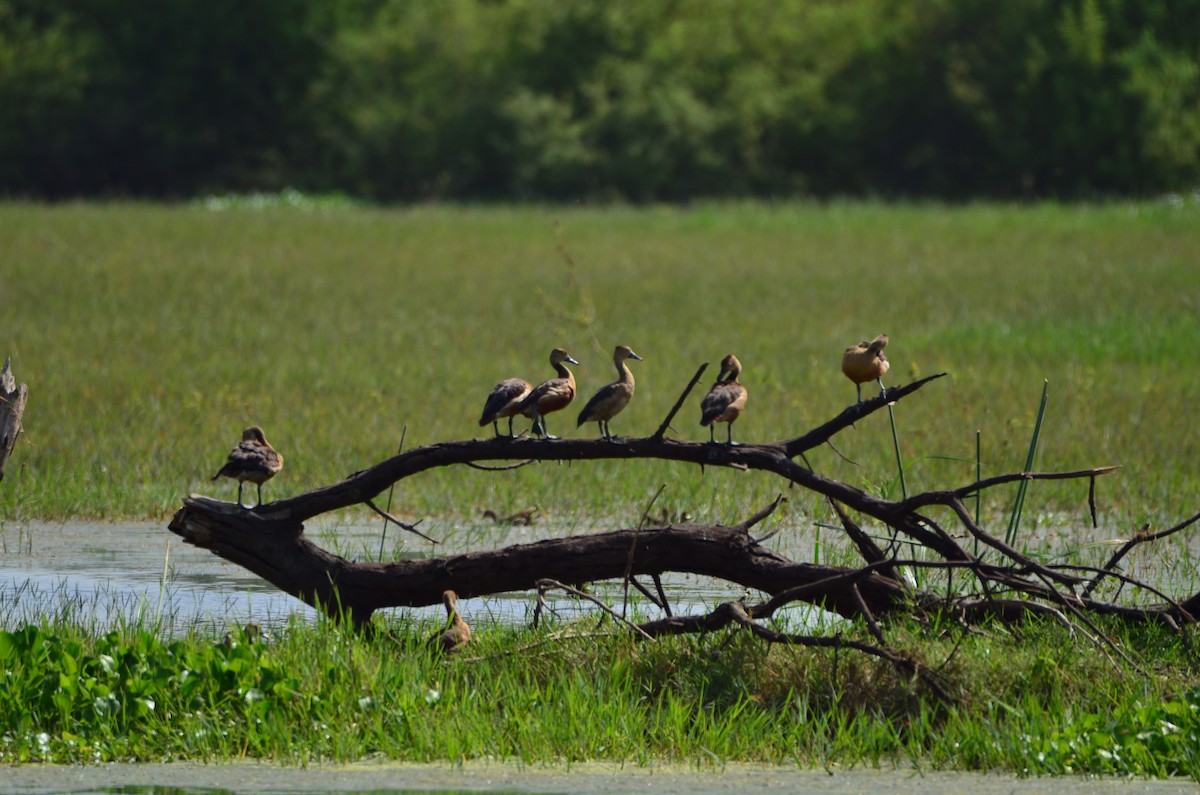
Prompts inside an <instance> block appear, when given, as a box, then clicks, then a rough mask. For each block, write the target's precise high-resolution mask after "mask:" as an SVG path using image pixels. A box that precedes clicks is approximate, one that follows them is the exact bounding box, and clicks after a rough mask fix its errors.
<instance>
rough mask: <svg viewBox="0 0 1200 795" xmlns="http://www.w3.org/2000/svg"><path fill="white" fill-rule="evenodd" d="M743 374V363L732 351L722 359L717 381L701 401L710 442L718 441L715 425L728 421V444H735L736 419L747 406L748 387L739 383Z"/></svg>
mask: <svg viewBox="0 0 1200 795" xmlns="http://www.w3.org/2000/svg"><path fill="white" fill-rule="evenodd" d="M741 374H742V363H741V362H739V361H738V358H737V357H736V356H734V355H733V354H732V353H731V354H729V355H728V356H726V357H725V358H724V359H722V360H721V372H720V373H719V374H718V375H717V382H716V383H715V384H713V387H712V389H710V390H708V394H707V395H705V396H704V400H703V401H702V402H701V403H700V424H701V425H707V426H708V440H709V442H712V443H714V444H715V443H716V441H717V440H716V436H715V434H714V431H713V425H714V424H715V423H718V422H727V423H729V426H728V441H727V444H733V423H734V420H736V419H737V418H738V416H739V415H740V414H741V413H742V409H744V408H746V387H744V386H742V384H740V383H738V376H739V375H741Z"/></svg>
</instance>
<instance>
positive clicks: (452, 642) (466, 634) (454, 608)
mask: <svg viewBox="0 0 1200 795" xmlns="http://www.w3.org/2000/svg"><path fill="white" fill-rule="evenodd" d="M442 604H444V605H445V606H446V628H445V629H443V630H442V631H441V632H439V633H438V634H436V635H434V636H433V637H432V638H430V639H429V645H430V646H432V647H433V648H435V649H437V650H439V651H442V652H453V651H458V650H459V649H461V648H462V647H463V646H465V645H466V644H467V641H469V640H470V639H471V625H470V624H468V623H467V622H466V621H463V617H462V616H461V615H459V614H458V595H457V594H455V593H454V591H443V592H442Z"/></svg>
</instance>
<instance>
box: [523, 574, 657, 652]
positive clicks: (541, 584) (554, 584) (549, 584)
mask: <svg viewBox="0 0 1200 795" xmlns="http://www.w3.org/2000/svg"><path fill="white" fill-rule="evenodd" d="M537 587H538V588H558V589H559V590H562V591H566V592H567V593H569V594H571V595H573V596H578V597H579V598H580V599H586V600H587V601H589V602H591V603H592V604H594V605H596V607H599V608H600V609H601V610H603V611H604V612H605V613H607V614H608V615H610V616H612V617H613V618H614V619H615V620H617V621H620V622H621V623H622V624H624V625H625V626H627V627H629V628H630V629H632V630H633V631H634V632H636V633H637V634H638V635H640V636H642V637H643V638H645V639H646V640H654V636H652V635H650V634H649V633H648V632H646V630H644V629H642V628H641V627H639V626H638V625H637V624H635V623H633V622H632V621H629V620H628V619H626V618H625V617H624V616H620V615H617V611H615V610H613V609H612V608H611V607H609V606H608V605H606V604H604V602H602V601H600V600H599V599H597V598H596V597H595V596H592V595H591V594H590V593H585V592H584V591H581V590H579V589H578V588H572V587H571V586H569V585H566V584H564V583H561V582H559V581H558V580H551V579H548V578H547V579H541V580H538V581H537Z"/></svg>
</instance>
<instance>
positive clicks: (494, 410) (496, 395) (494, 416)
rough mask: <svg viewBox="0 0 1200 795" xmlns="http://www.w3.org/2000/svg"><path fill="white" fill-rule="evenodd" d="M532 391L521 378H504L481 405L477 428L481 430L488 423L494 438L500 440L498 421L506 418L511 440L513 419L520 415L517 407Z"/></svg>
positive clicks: (527, 383)
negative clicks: (494, 433) (493, 431)
mask: <svg viewBox="0 0 1200 795" xmlns="http://www.w3.org/2000/svg"><path fill="white" fill-rule="evenodd" d="M532 389H533V387H532V386H530V384H529V382H528V381H526V380H525V379H523V378H506V379H504V380H503V381H501V382H500V383H498V384H496V385H495V386H494V387H492V391H491V392H489V393H488V396H487V401H486V402H485V403H484V404H483V414H482V415H481V416H480V417H479V427H480V428H482V427H483V426H485V425H487V424H488V423H489V422H490V423H491V424H492V427H493V428H494V429H495V430H496V438H500V435H501V434H500V424H499V420H502V419H504V418H505V417H507V418H508V438H509V439H511V438H512V437H513V426H512V424H513V417H515V416H517V414H519V413H520V412H519V411H518V410H517V407H518V406H520V405H521V401H522V400H523V399H524V398H525V396H526V395H528V394H529V393H530V391H531V390H532Z"/></svg>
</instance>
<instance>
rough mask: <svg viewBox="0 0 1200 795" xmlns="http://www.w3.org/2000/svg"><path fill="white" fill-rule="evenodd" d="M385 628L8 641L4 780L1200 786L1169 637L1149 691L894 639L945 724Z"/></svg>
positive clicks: (1023, 661)
mask: <svg viewBox="0 0 1200 795" xmlns="http://www.w3.org/2000/svg"><path fill="white" fill-rule="evenodd" d="M379 626H380V627H381V628H382V629H383V631H381V632H380V633H378V634H377V635H376V636H375V637H371V638H368V637H363V636H359V635H355V634H353V633H348V632H343V631H341V630H339V629H338V628H336V627H334V626H330V625H327V624H323V625H320V626H315V627H314V626H305V625H303V624H301V623H294V624H292V625H291V626H289V627H287V628H286V629H284V630H282V631H280V632H279V633H278V637H277V638H275V639H273V640H271V641H270V642H268V643H263V642H257V641H253V640H251V639H249V638H247V636H245V635H244V634H242V633H241V632H240V631H238V630H234V631H233V632H231V633H230V635H229V636H227V637H226V638H225V640H223V641H222V640H221V639H220V637H219V636H217V637H216V638H214V637H212V636H205V635H204V634H202V633H193V634H191V635H189V636H187V637H184V638H178V639H175V640H163V639H161V638H160V635H159V634H158V633H156V632H155V631H154V629H153V625H152V624H147V623H144V622H143V623H138V622H133V623H130V624H127V625H125V626H122V627H121V628H119V629H115V630H111V631H107V632H94V631H88V630H87V629H86V627H84V626H83V625H81V624H79V623H60V622H53V621H51V622H48V623H46V624H45V625H44V626H43V628H41V629H39V628H37V627H35V626H32V625H31V626H26V627H24V628H21V629H17V630H14V631H6V632H0V665H3V667H4V668H5V670H6V671H8V673H7V674H6V686H5V688H4V689H3V690H0V725H4V726H6V727H7V728H6V729H5V731H4V732H3V733H2V734H0V763H4V764H10V763H19V762H29V761H54V762H74V763H78V762H100V761H110V760H137V761H168V760H177V759H193V760H212V761H221V760H232V759H240V758H247V757H249V758H259V759H272V760H277V761H283V762H287V763H293V764H295V763H301V764H305V763H313V762H332V761H349V760H357V759H362V758H366V757H381V758H386V759H395V760H407V761H444V760H448V761H455V762H457V761H465V760H475V759H479V760H483V759H512V760H520V761H523V762H527V763H537V762H560V761H580V760H609V761H616V762H622V763H634V764H649V763H651V762H663V761H689V762H697V763H701V764H709V763H717V764H719V763H721V762H725V761H734V760H738V761H756V762H766V763H773V764H798V765H802V766H806V767H807V766H815V765H839V766H845V767H850V766H857V765H868V766H876V765H883V766H891V765H896V764H916V765H917V766H919V767H923V768H934V769H960V770H964V769H965V770H994V769H1001V770H1009V771H1015V772H1020V773H1034V774H1047V773H1063V772H1076V773H1110V774H1120V775H1148V776H1163V775H1186V776H1191V777H1198V776H1200V757H1198V756H1197V751H1196V749H1197V747H1200V746H1198V745H1197V740H1198V739H1200V690H1197V689H1195V688H1194V687H1192V686H1190V685H1188V684H1186V683H1187V682H1195V681H1196V675H1197V668H1196V662H1195V657H1194V655H1193V654H1191V652H1190V651H1189V649H1188V648H1187V645H1186V644H1185V643H1184V642H1183V641H1181V640H1180V639H1179V638H1178V637H1177V636H1174V635H1170V634H1168V633H1166V632H1165V631H1163V630H1161V629H1158V628H1152V627H1141V628H1138V629H1136V630H1129V629H1122V628H1113V630H1112V631H1113V632H1114V633H1115V634H1114V636H1115V639H1116V640H1117V642H1118V643H1121V644H1122V645H1124V646H1126V647H1127V648H1128V649H1130V650H1131V651H1132V653H1133V654H1134V655H1135V656H1137V655H1138V650H1139V649H1145V648H1154V649H1155V650H1156V651H1155V657H1154V660H1155V662H1154V673H1153V675H1152V676H1150V677H1148V678H1144V677H1142V676H1140V675H1137V674H1135V673H1133V672H1132V671H1130V670H1128V669H1125V668H1124V667H1123V666H1121V665H1117V664H1114V663H1111V662H1109V661H1108V660H1106V659H1104V657H1103V655H1101V654H1100V653H1099V652H1098V651H1097V650H1096V649H1095V648H1094V647H1090V646H1088V645H1087V644H1086V642H1083V641H1082V640H1081V639H1079V638H1078V637H1075V638H1072V637H1070V636H1068V635H1067V633H1066V631H1065V630H1064V629H1063V628H1062V627H1060V626H1059V625H1057V624H1053V625H1032V626H1029V627H1026V628H1025V629H1024V630H1022V631H1021V633H1020V634H1019V635H1018V636H1017V637H1011V636H1009V635H1008V633H1007V632H1005V631H1004V630H1001V629H992V630H989V631H987V632H986V633H976V634H974V635H972V636H970V637H967V638H966V639H965V640H963V642H962V644H961V645H959V641H960V638H959V637H958V631H957V630H955V629H953V628H951V629H950V630H949V631H947V632H945V634H941V633H939V632H936V631H933V630H930V629H928V628H920V627H916V626H904V625H901V626H900V627H898V628H893V629H892V630H891V631H890V633H889V634H890V635H891V638H890V640H891V641H892V642H895V643H898V644H902V645H905V646H908V647H910V648H912V647H919V648H920V652H919V655H920V658H921V659H923V660H924V661H925V662H926V663H927V664H929V665H933V666H940V667H941V670H942V674H943V676H944V678H945V680H946V682H947V684H948V685H949V688H950V690H951V691H952V692H953V693H954V694H955V696H956V697H957V698H958V699H959V701H958V703H957V704H956V705H954V706H951V707H949V708H946V707H943V706H941V705H939V704H937V703H935V702H934V701H933V700H932V699H931V698H930V697H928V696H927V695H925V694H923V693H921V692H919V691H917V690H916V689H915V688H914V685H913V683H912V681H911V680H909V679H908V678H907V677H901V676H897V675H896V672H895V671H894V669H892V668H891V667H890V666H889V665H887V664H886V663H880V662H878V661H875V660H872V659H868V658H864V657H861V656H858V655H854V654H850V653H846V652H843V653H841V654H840V655H838V654H835V653H832V652H828V651H819V650H809V649H800V648H784V647H779V646H775V647H768V646H767V645H765V644H763V643H761V642H759V641H757V640H756V639H754V638H752V637H751V636H749V635H748V634H745V633H726V632H719V633H714V634H712V635H708V636H703V637H693V638H668V639H663V640H659V641H656V642H652V643H650V642H638V641H636V640H634V639H633V638H632V637H631V636H629V635H628V634H626V633H622V632H615V633H614V632H612V630H611V625H610V626H609V627H605V628H601V629H600V632H599V633H597V632H594V631H592V632H588V631H587V628H585V627H583V626H581V625H579V624H576V625H574V626H573V627H571V628H562V627H560V628H558V629H557V630H556V631H557V632H559V633H563V634H558V635H551V634H549V632H548V631H546V630H543V631H542V632H540V633H539V632H533V631H528V630H520V629H513V628H507V629H505V628H500V627H494V626H493V627H488V626H487V625H477V627H476V630H477V632H476V639H475V640H474V641H473V642H472V644H471V646H469V647H468V649H467V651H465V652H464V653H463V654H461V655H459V656H457V657H456V658H454V659H452V660H449V661H443V660H441V659H438V658H437V657H434V656H431V655H430V654H429V653H428V652H427V651H426V649H425V646H424V638H425V637H426V636H427V635H429V634H430V633H432V632H433V631H434V629H435V625H434V624H433V623H432V622H414V621H412V620H410V619H406V618H402V617H401V618H393V619H392V620H391V621H390V622H388V623H380V624H379ZM841 631H842V632H843V633H850V634H858V633H860V632H861V631H862V629H861V628H857V629H856V628H849V627H842V630H841ZM580 633H583V634H580ZM564 634H565V636H564ZM572 635H573V636H574V637H570V636H572Z"/></svg>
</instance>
